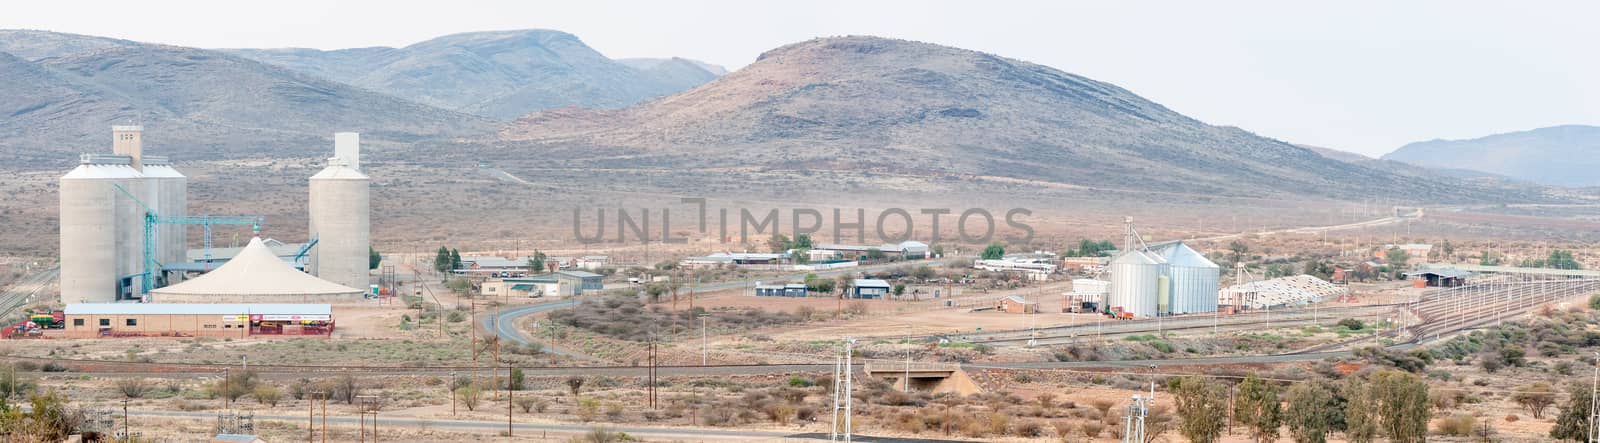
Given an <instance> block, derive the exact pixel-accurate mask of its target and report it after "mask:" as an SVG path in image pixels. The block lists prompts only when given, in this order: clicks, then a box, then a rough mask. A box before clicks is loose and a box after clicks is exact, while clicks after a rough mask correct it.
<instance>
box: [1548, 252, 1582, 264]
mask: <svg viewBox="0 0 1600 443" xmlns="http://www.w3.org/2000/svg"><path fill="white" fill-rule="evenodd" d="M1544 266H1545V267H1547V268H1554V269H1583V265H1582V264H1579V263H1578V260H1577V259H1575V258H1573V257H1572V251H1566V250H1561V249H1557V250H1554V251H1550V258H1547V259H1545V261H1544Z"/></svg>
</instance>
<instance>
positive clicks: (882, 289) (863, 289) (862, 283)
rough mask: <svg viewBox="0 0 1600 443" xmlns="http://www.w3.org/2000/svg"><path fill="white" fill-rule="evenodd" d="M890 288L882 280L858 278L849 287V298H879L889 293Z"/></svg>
mask: <svg viewBox="0 0 1600 443" xmlns="http://www.w3.org/2000/svg"><path fill="white" fill-rule="evenodd" d="M890 288H891V287H890V286H889V282H886V281H883V280H878V279H873V278H858V279H855V282H853V283H852V285H851V287H850V298H863V299H881V298H884V297H886V296H888V295H889V290H890Z"/></svg>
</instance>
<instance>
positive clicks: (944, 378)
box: [861, 362, 982, 395]
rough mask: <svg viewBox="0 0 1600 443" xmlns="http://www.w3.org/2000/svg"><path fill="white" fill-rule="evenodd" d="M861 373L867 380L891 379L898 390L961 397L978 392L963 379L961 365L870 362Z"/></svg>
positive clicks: (964, 372) (970, 383)
mask: <svg viewBox="0 0 1600 443" xmlns="http://www.w3.org/2000/svg"><path fill="white" fill-rule="evenodd" d="M861 372H862V373H865V374H866V375H867V377H870V378H881V379H884V380H892V381H893V383H894V384H895V386H898V387H900V390H902V391H906V392H910V391H913V390H916V391H928V392H933V393H940V392H953V393H957V394H961V395H968V394H975V393H978V392H981V391H982V389H979V388H978V384H977V383H974V382H973V381H972V379H971V378H969V377H967V373H966V371H962V370H961V365H958V364H953V363H909V364H907V363H889V362H873V363H867V364H865V365H862V366H861Z"/></svg>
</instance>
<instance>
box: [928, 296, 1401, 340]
mask: <svg viewBox="0 0 1600 443" xmlns="http://www.w3.org/2000/svg"><path fill="white" fill-rule="evenodd" d="M1399 307H1400V305H1397V304H1381V305H1366V306H1342V307H1336V308H1322V309H1304V308H1297V309H1292V310H1282V311H1261V312H1252V313H1246V314H1235V315H1228V316H1211V315H1194V316H1183V317H1169V318H1164V319H1160V320H1113V321H1108V322H1099V324H1096V323H1082V324H1076V325H1070V326H1056V327H1049V328H1038V329H1032V330H1029V329H1021V330H1009V331H998V332H993V333H984V334H960V335H951V336H944V337H941V338H945V339H950V340H962V341H969V342H972V343H983V344H991V345H998V346H1020V345H1026V344H1028V343H1030V342H1031V343H1033V344H1035V345H1041V344H1067V343H1073V342H1076V341H1079V340H1085V339H1090V338H1094V337H1100V338H1105V337H1125V336H1132V335H1141V334H1151V333H1160V332H1169V331H1204V330H1210V329H1215V330H1218V331H1239V330H1250V329H1255V328H1257V327H1275V326H1308V325H1320V324H1333V323H1335V322H1338V321H1339V320H1340V319H1343V318H1350V317H1358V318H1365V317H1372V316H1374V315H1384V314H1393V313H1395V312H1397V310H1398V308H1399Z"/></svg>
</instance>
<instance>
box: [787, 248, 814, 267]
mask: <svg viewBox="0 0 1600 443" xmlns="http://www.w3.org/2000/svg"><path fill="white" fill-rule="evenodd" d="M789 259H790V260H792V261H794V264H797V265H803V264H806V263H811V249H810V248H809V247H807V248H801V249H796V250H794V256H792V257H790V258H789Z"/></svg>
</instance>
